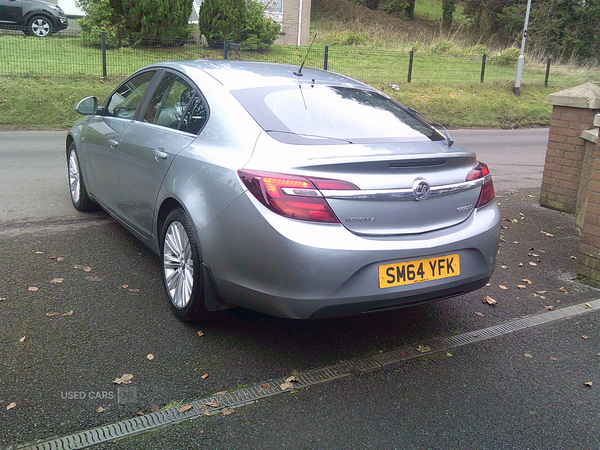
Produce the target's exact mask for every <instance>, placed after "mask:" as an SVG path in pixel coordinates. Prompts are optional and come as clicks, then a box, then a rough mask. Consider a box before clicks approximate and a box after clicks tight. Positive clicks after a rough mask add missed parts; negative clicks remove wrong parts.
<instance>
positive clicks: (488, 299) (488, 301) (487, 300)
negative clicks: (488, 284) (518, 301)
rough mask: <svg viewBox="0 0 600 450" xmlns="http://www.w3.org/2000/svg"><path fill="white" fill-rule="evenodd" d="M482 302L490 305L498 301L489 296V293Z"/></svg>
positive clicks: (494, 304)
mask: <svg viewBox="0 0 600 450" xmlns="http://www.w3.org/2000/svg"><path fill="white" fill-rule="evenodd" d="M483 303H485V304H486V305H490V306H496V305H497V304H498V302H497V301H496V300H494V299H493V298H492V297H490V296H489V295H486V296H485V298H484V299H483Z"/></svg>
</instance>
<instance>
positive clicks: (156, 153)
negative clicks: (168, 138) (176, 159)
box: [152, 147, 169, 162]
mask: <svg viewBox="0 0 600 450" xmlns="http://www.w3.org/2000/svg"><path fill="white" fill-rule="evenodd" d="M163 150H164V148H162V147H159V148H157V149H154V151H153V152H152V154H153V155H154V159H155V160H157V161H158V162H160V160H161V159H167V156H169V155H167V154H166V153H165V152H164V151H163Z"/></svg>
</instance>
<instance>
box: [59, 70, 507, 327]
mask: <svg viewBox="0 0 600 450" xmlns="http://www.w3.org/2000/svg"><path fill="white" fill-rule="evenodd" d="M76 109H77V111H78V112H79V113H81V114H84V115H86V117H84V118H82V119H80V120H79V121H78V122H77V123H76V124H75V126H74V127H73V128H72V129H71V131H70V132H69V134H68V137H67V142H66V151H67V161H68V171H69V183H70V192H71V198H72V200H73V205H74V206H75V208H76V209H78V210H80V211H89V210H91V209H94V207H96V206H97V205H99V206H101V207H102V208H103V209H104V210H106V211H107V212H108V213H110V214H111V215H112V216H113V217H114V218H115V219H117V220H118V221H119V222H120V223H121V224H122V225H123V226H125V227H126V228H127V229H128V230H129V231H130V232H131V233H133V234H134V235H135V236H136V237H137V238H138V239H140V240H141V241H142V242H144V243H145V244H146V245H148V246H149V247H150V248H151V249H152V250H153V251H154V252H156V253H157V254H159V255H160V259H161V263H162V276H163V279H164V285H165V288H166V292H167V296H168V298H169V300H170V305H171V308H172V310H173V312H174V313H175V315H176V316H177V317H178V318H179V319H181V320H184V321H190V320H199V319H204V318H206V317H207V316H208V314H209V312H210V311H215V310H219V309H224V308H228V307H232V306H241V307H244V308H249V309H252V310H256V311H260V312H263V313H266V314H271V315H275V316H280V317H288V318H298V319H306V318H327V317H337V316H347V315H356V314H362V313H370V312H377V311H385V310H389V309H392V308H398V307H403V306H408V305H413V304H418V303H424V302H430V301H436V300H440V299H444V298H448V297H452V296H456V295H460V294H464V293H466V292H469V291H473V290H475V289H478V288H480V287H482V286H484V285H485V284H486V283H487V281H488V280H489V278H490V276H491V274H492V271H493V270H494V267H495V263H496V254H497V251H498V242H499V238H500V226H499V225H500V215H499V211H498V206H497V204H496V201H495V200H494V187H493V183H492V178H491V174H490V172H489V170H488V167H487V166H486V165H485V164H483V163H480V162H478V161H477V159H476V157H475V154H473V153H471V152H467V151H465V150H463V149H461V148H459V147H458V146H457V145H453V142H452V140H451V138H450V136H449V135H448V133H447V132H446V131H445V130H444V129H443V127H441V126H439V125H438V126H434V125H432V124H431V122H430V121H429V120H426V119H425V118H423V117H422V116H421V115H420V114H419V113H417V112H416V111H414V110H413V109H410V108H407V107H405V106H403V105H401V104H399V103H398V102H396V101H394V100H393V99H391V98H390V97H388V96H387V95H385V94H383V93H381V92H379V91H377V90H376V89H374V88H372V87H370V86H368V85H365V84H363V83H361V82H358V81H356V80H353V79H350V78H347V77H344V76H341V75H337V74H334V73H331V72H326V71H321V70H314V69H309V68H305V67H301V68H298V67H297V66H288V65H281V64H271V63H256V62H245V61H226V60H223V61H208V60H199V61H179V62H165V63H160V64H153V65H150V66H148V67H146V68H144V69H141V70H140V71H138V72H136V73H134V74H133V75H132V76H131V77H129V78H128V79H126V80H125V81H124V82H123V83H121V84H120V85H119V86H118V87H117V88H116V89H115V90H114V91H113V93H112V94H111V95H110V96H109V97H108V98H107V99H106V100H105V101H104V103H103V104H102V105H99V104H98V101H97V99H96V98H95V97H88V98H86V99H84V100H82V101H81V102H80V103H79V104H78V105H77V107H76Z"/></svg>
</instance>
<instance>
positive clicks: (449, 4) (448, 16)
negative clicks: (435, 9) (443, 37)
mask: <svg viewBox="0 0 600 450" xmlns="http://www.w3.org/2000/svg"><path fill="white" fill-rule="evenodd" d="M457 3H458V0H442V28H443V29H444V30H449V29H450V28H451V27H452V18H453V16H454V11H455V10H456V4H457Z"/></svg>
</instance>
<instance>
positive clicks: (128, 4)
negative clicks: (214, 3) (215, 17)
mask: <svg viewBox="0 0 600 450" xmlns="http://www.w3.org/2000/svg"><path fill="white" fill-rule="evenodd" d="M78 4H79V6H80V7H81V8H82V9H83V10H84V11H85V13H86V16H85V17H84V18H83V19H81V20H80V21H79V24H80V26H81V31H82V40H83V42H84V43H85V44H87V45H94V46H97V45H100V33H101V32H105V33H106V38H107V39H106V44H107V47H117V46H120V45H122V44H123V42H125V43H131V42H134V43H151V44H161V45H165V44H166V45H171V44H172V43H173V42H184V41H185V40H186V39H188V38H189V36H190V34H191V29H190V27H189V25H188V21H189V18H190V15H191V13H192V5H191V3H190V2H189V1H188V0H79V2H78ZM141 36H143V37H144V39H142V38H141Z"/></svg>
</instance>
